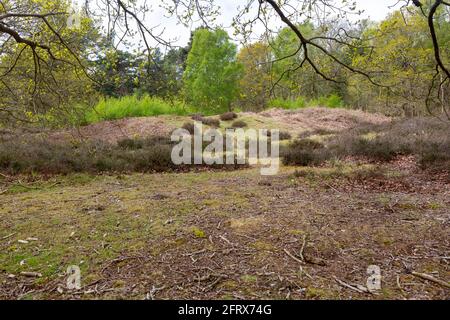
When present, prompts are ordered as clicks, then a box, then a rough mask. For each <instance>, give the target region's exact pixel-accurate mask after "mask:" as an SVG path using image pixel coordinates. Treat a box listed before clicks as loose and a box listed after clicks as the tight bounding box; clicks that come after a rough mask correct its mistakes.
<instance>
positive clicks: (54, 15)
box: [0, 0, 98, 122]
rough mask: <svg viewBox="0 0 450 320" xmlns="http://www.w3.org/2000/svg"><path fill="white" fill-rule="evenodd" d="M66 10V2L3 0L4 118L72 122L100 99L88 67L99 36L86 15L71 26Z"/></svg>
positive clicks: (0, 115) (0, 92)
mask: <svg viewBox="0 0 450 320" xmlns="http://www.w3.org/2000/svg"><path fill="white" fill-rule="evenodd" d="M67 10H69V8H68V6H67V2H66V1H63V0H55V1H37V0H20V1H6V2H4V1H2V2H0V120H2V119H4V120H5V121H21V122H22V121H25V122H36V121H38V120H46V119H45V117H41V116H42V115H45V114H48V115H49V116H52V117H55V116H57V115H58V114H60V115H62V116H63V117H65V118H68V119H71V118H72V117H73V116H74V111H75V110H74V108H73V106H74V105H76V104H78V103H89V102H91V101H92V100H91V99H95V92H94V90H93V84H94V82H93V81H92V80H93V79H92V78H90V75H89V70H88V69H87V68H86V66H87V57H88V55H89V54H90V53H91V49H92V48H93V47H94V46H95V42H96V41H97V39H98V32H97V31H96V29H95V28H94V27H93V22H92V20H90V19H88V18H86V17H84V18H80V25H79V27H78V28H76V29H75V28H69V27H67V26H66V22H67V18H66V17H65V16H64V14H63V12H66V11H67ZM36 21H40V22H41V23H36ZM69 101H70V102H71V103H70V105H69V103H68V102H69Z"/></svg>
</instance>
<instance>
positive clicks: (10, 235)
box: [0, 232, 17, 241]
mask: <svg viewBox="0 0 450 320" xmlns="http://www.w3.org/2000/svg"><path fill="white" fill-rule="evenodd" d="M16 234H17V232H14V233H11V234H8V235H7V236H4V237H3V238H1V239H0V240H2V241H3V240H6V239H9V238H11V237H12V236H15V235H16Z"/></svg>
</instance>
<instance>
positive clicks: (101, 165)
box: [0, 138, 174, 174]
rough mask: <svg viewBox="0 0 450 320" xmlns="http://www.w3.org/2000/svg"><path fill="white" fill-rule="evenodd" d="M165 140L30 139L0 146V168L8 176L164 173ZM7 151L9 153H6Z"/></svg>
mask: <svg viewBox="0 0 450 320" xmlns="http://www.w3.org/2000/svg"><path fill="white" fill-rule="evenodd" d="M172 146H173V145H172V142H171V141H170V139H168V138H151V139H140V140H133V139H124V140H122V141H119V142H118V143H117V144H109V143H104V142H99V141H96V142H87V143H82V144H78V145H70V144H68V143H65V144H63V143H61V142H58V143H56V142H48V141H45V140H43V139H38V138H32V139H27V140H22V141H20V142H19V143H12V142H7V143H1V144H0V169H1V170H2V171H6V172H8V173H12V174H17V173H32V172H41V173H50V174H61V173H62V174H66V173H70V172H93V173H98V172H105V171H112V172H121V171H144V172H153V171H167V170H171V169H174V165H173V163H172V160H171V152H172ZM6 150H8V152H6Z"/></svg>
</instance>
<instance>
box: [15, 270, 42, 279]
mask: <svg viewBox="0 0 450 320" xmlns="http://www.w3.org/2000/svg"><path fill="white" fill-rule="evenodd" d="M20 274H21V275H22V276H25V277H30V278H40V277H42V274H41V273H39V272H25V271H23V272H21V273H20Z"/></svg>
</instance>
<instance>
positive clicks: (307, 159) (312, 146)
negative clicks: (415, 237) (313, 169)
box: [281, 139, 330, 166]
mask: <svg viewBox="0 0 450 320" xmlns="http://www.w3.org/2000/svg"><path fill="white" fill-rule="evenodd" d="M281 154H282V157H283V163H284V164H286V165H300V166H309V165H320V164H322V163H323V162H325V161H326V160H328V159H329V158H330V154H329V152H328V150H327V149H326V148H325V146H324V145H323V144H321V143H319V142H317V141H314V140H310V139H302V140H296V141H293V142H292V143H290V144H289V146H288V147H287V148H286V149H284V150H283V151H282V153H281Z"/></svg>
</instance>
